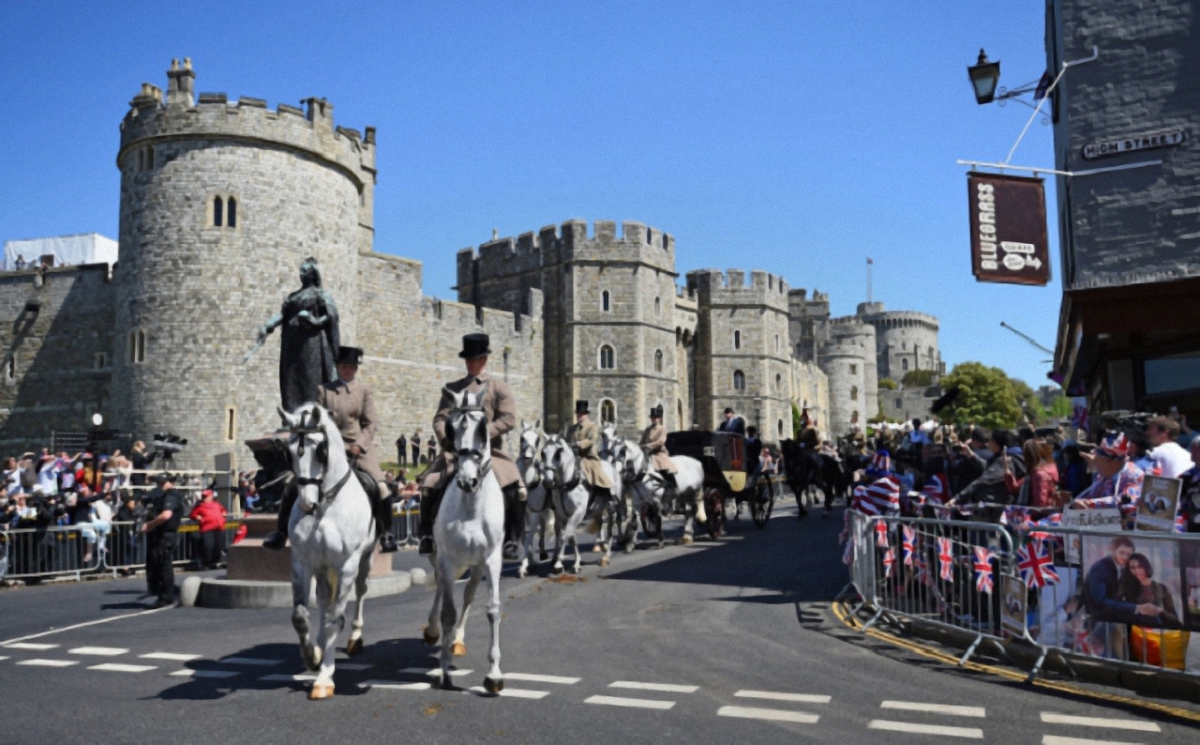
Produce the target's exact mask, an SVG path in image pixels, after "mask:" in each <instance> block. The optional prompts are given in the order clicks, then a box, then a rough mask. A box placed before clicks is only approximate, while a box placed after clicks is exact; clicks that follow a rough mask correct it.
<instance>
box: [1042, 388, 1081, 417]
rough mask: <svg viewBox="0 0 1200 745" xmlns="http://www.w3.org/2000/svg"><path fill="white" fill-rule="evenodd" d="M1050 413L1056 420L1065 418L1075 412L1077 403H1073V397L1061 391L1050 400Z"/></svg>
mask: <svg viewBox="0 0 1200 745" xmlns="http://www.w3.org/2000/svg"><path fill="white" fill-rule="evenodd" d="M1048 413H1049V414H1050V416H1051V417H1053V418H1054V419H1055V420H1058V419H1065V418H1067V417H1069V416H1071V415H1072V414H1074V413H1075V404H1073V403H1071V399H1069V398H1067V397H1066V396H1064V395H1062V394H1061V393H1060V394H1058V396H1057V397H1056V398H1055V399H1054V400H1053V401H1051V402H1050V409H1049V411H1048Z"/></svg>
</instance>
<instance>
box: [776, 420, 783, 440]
mask: <svg viewBox="0 0 1200 745" xmlns="http://www.w3.org/2000/svg"><path fill="white" fill-rule="evenodd" d="M775 429H777V430H779V436H780V437H783V420H782V419H780V420H779V423H778V424H777V425H776V426H775Z"/></svg>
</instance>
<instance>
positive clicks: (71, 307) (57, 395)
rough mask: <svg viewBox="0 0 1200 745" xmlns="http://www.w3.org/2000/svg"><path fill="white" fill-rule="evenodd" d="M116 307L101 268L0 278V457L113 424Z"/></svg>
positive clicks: (105, 275) (76, 268)
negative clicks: (96, 419)
mask: <svg viewBox="0 0 1200 745" xmlns="http://www.w3.org/2000/svg"><path fill="white" fill-rule="evenodd" d="M114 306H115V302H114V292H113V285H112V282H111V281H110V279H109V273H108V265H107V264H89V265H84V266H76V267H67V268H62V269H50V270H47V271H46V272H45V273H44V274H39V273H38V272H33V271H26V272H15V273H4V274H0V318H2V319H4V323H3V324H0V344H2V345H3V349H4V357H3V360H2V361H0V448H3V450H2V452H4V453H6V454H16V453H20V452H22V451H24V450H27V449H28V450H37V449H39V448H41V447H46V446H49V445H50V436H51V432H53V431H54V430H59V431H68V432H84V431H87V430H89V429H91V428H92V415H93V414H95V413H100V414H102V415H103V416H104V418H105V420H106V421H109V420H111V418H112V406H111V403H110V400H109V398H110V395H111V394H110V388H111V383H112V352H113V308H114Z"/></svg>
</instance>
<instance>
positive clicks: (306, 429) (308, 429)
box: [272, 414, 354, 512]
mask: <svg viewBox="0 0 1200 745" xmlns="http://www.w3.org/2000/svg"><path fill="white" fill-rule="evenodd" d="M314 420H315V417H314ZM289 432H290V433H291V434H294V435H297V436H298V437H299V438H300V442H299V444H298V446H297V447H296V453H297V454H298V455H301V456H303V455H304V438H305V437H307V436H308V435H315V434H320V435H325V430H324V429H322V428H321V427H320V426H318V425H315V424H312V425H310V424H308V415H307V414H302V415H301V418H300V426H299V427H293V428H292V429H291V430H289ZM317 456H318V459H319V461H320V463H321V471H322V476H321V478H309V477H306V476H298V475H296V474H293V476H295V483H296V485H297V486H315V487H317V509H320V508H321V507H323V506H328V504H329V503H330V502H332V501H333V500H334V499H335V498H336V497H337V495H338V493H339V492H341V491H342V487H344V486H345V485H346V483H347V482H349V481H350V476H351V474H353V473H354V469H353V468H352V467H351V466H350V464H349V463H347V464H346V475H345V476H342V478H341V479H339V480H338V482H337V483H336V484H334V486H333V488H332V489H330V490H329V491H325V489H324V488H323V486H324V484H325V476H324V473H325V472H328V471H329V443H328V441H326V442H323V443H321V444H320V445H318V446H317ZM276 480H278V479H276ZM272 483H274V482H272ZM300 510H301V511H302V512H303V511H304V506H303V504H301V507H300Z"/></svg>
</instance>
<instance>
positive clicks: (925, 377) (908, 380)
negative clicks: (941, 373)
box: [900, 370, 934, 388]
mask: <svg viewBox="0 0 1200 745" xmlns="http://www.w3.org/2000/svg"><path fill="white" fill-rule="evenodd" d="M933 377H934V376H933V370H909V371H908V372H906V373H904V378H903V379H902V380H901V381H900V382H901V383H904V387H905V388H920V387H922V386H929V385H933Z"/></svg>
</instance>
